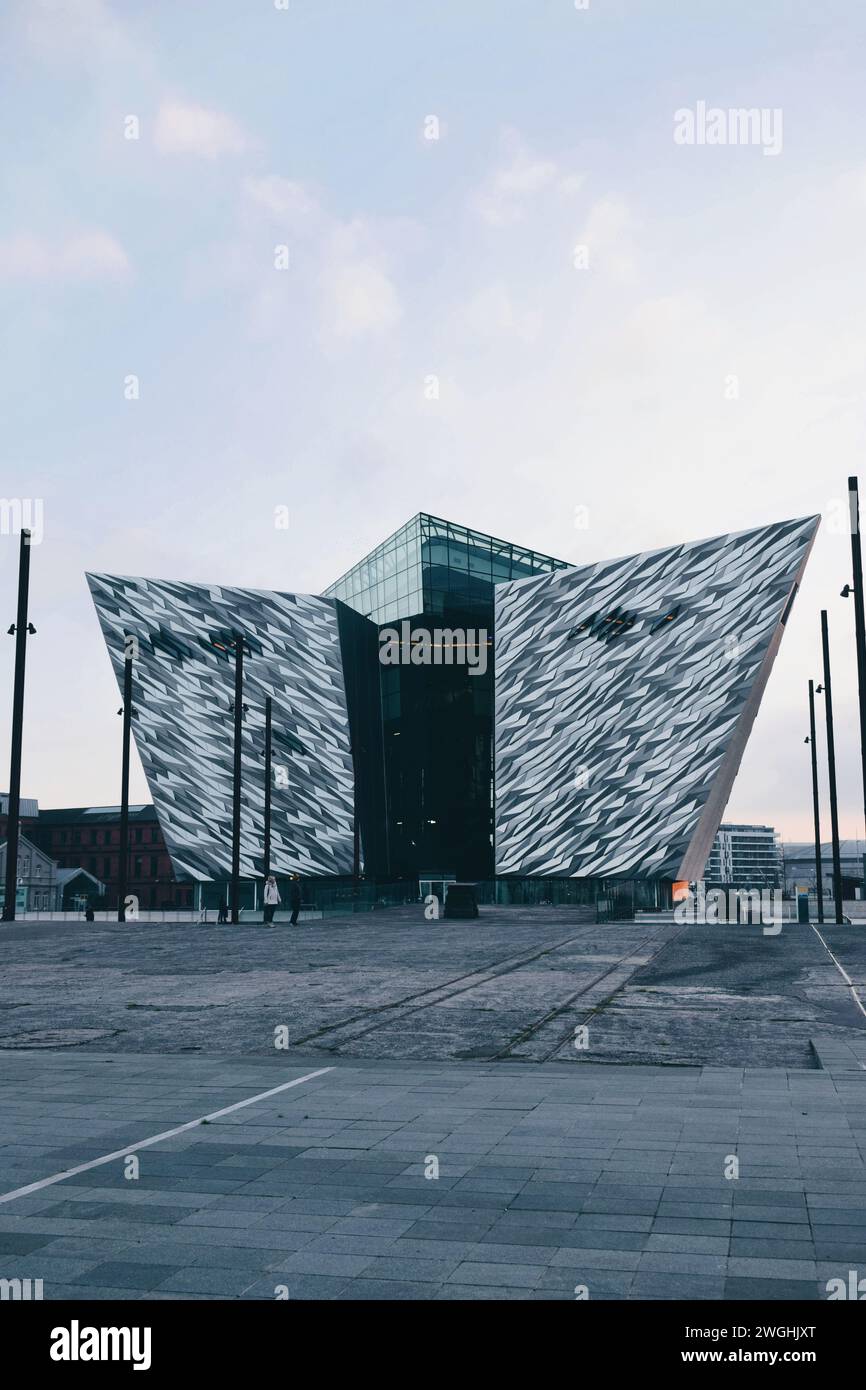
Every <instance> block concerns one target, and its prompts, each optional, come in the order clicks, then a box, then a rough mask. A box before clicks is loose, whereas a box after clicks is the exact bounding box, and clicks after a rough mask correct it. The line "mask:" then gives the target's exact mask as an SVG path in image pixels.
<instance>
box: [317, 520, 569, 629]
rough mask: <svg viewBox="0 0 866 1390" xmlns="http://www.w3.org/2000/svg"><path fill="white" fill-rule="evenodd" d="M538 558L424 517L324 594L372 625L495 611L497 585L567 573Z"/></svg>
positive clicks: (410, 523) (561, 562)
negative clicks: (451, 612)
mask: <svg viewBox="0 0 866 1390" xmlns="http://www.w3.org/2000/svg"><path fill="white" fill-rule="evenodd" d="M567 568H568V565H567V564H566V562H565V561H564V560H555V559H553V557H552V556H550V555H542V554H540V553H539V552H538V551H535V550H526V549H525V548H524V547H523V546H520V545H513V544H512V543H511V542H510V541H502V540H497V539H496V538H495V537H494V536H487V535H485V534H484V533H483V532H482V531H472V530H470V529H469V528H468V527H467V526H457V525H455V523H454V522H451V521H444V520H443V519H442V518H441V517H437V516H430V515H428V513H426V512H419V513H418V515H417V516H414V517H413V518H412V520H411V521H408V522H407V523H406V525H405V526H401V528H400V530H399V531H395V533H394V535H393V536H389V537H388V539H387V540H386V541H383V542H382V544H381V545H378V546H377V547H376V549H375V550H372V551H371V552H370V554H369V555H367V556H365V557H364V559H363V560H360V561H359V562H358V564H357V565H353V567H352V568H351V569H350V570H348V571H347V573H346V574H344V575H343V576H342V577H341V578H340V579H337V580H335V582H334V583H333V584H330V585H329V586H328V588H327V589H326V590H325V594H326V595H327V596H328V597H330V598H338V599H342V601H343V602H344V603H346V604H348V605H349V607H350V608H354V609H356V610H357V611H358V612H359V613H363V614H364V616H365V617H367V618H370V619H371V620H372V621H373V622H375V623H379V624H383V623H393V622H397V621H398V620H399V619H401V618H411V617H414V616H415V615H417V614H420V613H444V612H445V611H446V609H461V610H464V611H469V612H471V611H472V610H473V609H476V608H477V609H479V610H480V609H483V610H485V611H486V610H489V608H490V605H491V603H492V598H493V586H494V584H498V583H501V582H502V580H505V579H524V578H526V577H527V576H528V575H531V574H547V573H549V572H550V571H551V570H557V569H567Z"/></svg>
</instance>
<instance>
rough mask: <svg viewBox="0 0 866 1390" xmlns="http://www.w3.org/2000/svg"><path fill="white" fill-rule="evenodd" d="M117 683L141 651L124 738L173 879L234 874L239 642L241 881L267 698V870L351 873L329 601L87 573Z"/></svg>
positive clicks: (347, 767) (345, 752)
mask: <svg viewBox="0 0 866 1390" xmlns="http://www.w3.org/2000/svg"><path fill="white" fill-rule="evenodd" d="M87 580H88V584H89V585H90V591H91V595H92V597H93V602H94V604H95V606H96V611H97V614H98V617H99V621H100V624H101V627H102V632H103V636H104V637H105V641H106V644H107V646H108V651H109V655H110V657H111V661H112V665H113V666H114V670H115V674H116V675H117V679H118V684H119V686H120V689H121V691H122V689H123V660H124V633H129V634H131V635H132V636H133V637H134V638H135V639H136V641H137V644H138V645H137V655H136V656H135V659H134V663H133V701H132V704H133V708H132V731H133V734H134V736H135V743H136V747H137V749H138V753H139V756H140V758H141V762H142V766H143V768H144V773H145V776H146V777H147V782H148V786H149V787H150V793H151V796H152V797H153V803H154V806H155V808H156V813H157V816H158V817H159V823H160V826H161V828H162V833H163V836H164V838H165V842H166V845H167V847H168V852H169V854H170V855H171V859H172V863H173V865H174V868H175V871H176V872H177V873H178V875H179V876H182V877H185V878H187V877H189V878H193V879H214V878H216V879H225V878H228V877H229V876H230V874H231V842H232V833H231V826H232V786H233V743H234V735H233V714H232V707H233V701H234V655H233V650H232V649H231V647H230V646H229V645H228V644H229V643H230V642H231V640H232V634H233V632H235V631H238V630H239V631H241V632H242V633H243V634H244V638H245V655H244V705H245V707H246V708H245V713H244V724H243V738H242V744H241V761H242V787H243V795H242V804H241V875H242V876H243V877H245V878H251V877H254V876H257V875H258V874H260V873H261V870H262V849H263V842H264V775H265V771H264V769H265V760H264V708H265V697H266V696H267V695H270V696H271V697H272V700H273V745H272V746H273V750H274V752H273V762H274V770H275V781H274V785H273V786H272V795H271V803H272V825H271V867H272V869H273V871H274V873H278V874H287V873H293V872H294V873H299V874H301V875H302V876H306V875H313V876H318V875H327V874H350V873H351V872H352V856H353V815H354V779H353V772H352V756H351V746H350V736H349V721H348V714H347V706H346V691H345V685H344V678H343V667H342V662H341V652H340V638H339V629H338V618H337V610H336V604H335V601H334V600H333V599H327V598H318V597H315V596H314V595H310V594H287V593H272V592H266V591H262V590H258V589H235V588H227V587H225V586H220V585H202V584H187V583H180V582H178V583H175V582H172V581H167V580H156V579H138V578H125V577H119V576H116V575H108V574H89V575H88V576H87Z"/></svg>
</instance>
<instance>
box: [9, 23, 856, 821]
mask: <svg viewBox="0 0 866 1390" xmlns="http://www.w3.org/2000/svg"><path fill="white" fill-rule="evenodd" d="M864 39H866V12H864V10H863V7H862V6H861V5H860V4H858V3H855V0H845V3H841V0H823V3H822V4H821V5H818V4H815V3H812V2H811V0H809V3H806V2H805V0H802V2H801V0H761V3H759V4H754V3H729V4H719V3H716V0H691V3H689V4H688V5H686V4H684V3H683V2H682V0H677V3H672V0H661V3H655V2H653V0H645V3H643V2H641V0H590V5H589V9H588V10H587V11H578V10H576V9H575V6H574V3H573V0H499V3H495V2H494V0H429V2H428V3H425V2H424V0H363V3H359V0H289V6H288V9H287V11H282V10H278V9H276V8H275V6H274V4H273V3H272V0H222V2H220V0H172V3H160V0H149V3H148V4H147V5H141V4H140V3H121V0H117V3H110V2H109V0H77V2H76V0H66V3H61V0H57V3H49V0H28V3H26V4H17V3H10V0H7V4H6V5H5V6H4V8H3V18H2V28H0V52H2V73H0V119H2V123H3V128H4V130H5V131H6V132H7V138H6V140H5V141H4V150H3V155H2V176H0V189H2V197H0V301H2V315H0V344H2V359H3V371H2V377H0V381H2V402H0V405H2V417H0V418H2V421H3V430H2V437H0V448H2V475H0V476H2V486H0V492H2V494H3V495H4V496H5V497H8V498H14V497H20V498H27V497H33V498H41V499H43V505H44V514H45V536H44V540H43V542H42V544H41V546H39V547H38V548H36V549H35V550H34V555H33V601H32V609H33V619H34V621H35V622H36V625H37V627H38V628H39V635H38V637H37V638H36V639H35V640H34V641H33V643H32V644H31V647H30V658H29V659H30V673H29V674H30V679H29V681H28V722H27V744H26V750H25V764H24V783H23V788H22V790H23V791H24V793H25V794H27V795H33V796H37V797H38V798H39V799H40V801H41V802H42V803H43V804H44V805H46V806H48V805H52V804H53V805H62V804H76V803H81V804H87V803H99V802H113V801H116V800H117V795H118V739H119V723H120V721H119V720H117V719H116V717H115V710H116V708H117V704H118V701H117V696H116V693H115V691H114V688H113V684H112V681H113V678H112V677H111V673H110V670H109V664H108V659H107V656H106V655H105V652H104V648H103V645H102V641H101V638H100V636H99V631H98V625H97V622H96V618H95V615H94V613H93V610H92V607H91V604H90V599H89V596H88V593H87V589H86V585H85V582H84V577H83V576H84V571H85V569H97V570H108V571H115V572H121V573H143V574H156V575H161V576H164V577H176V578H182V579H200V580H213V581H216V582H226V583H233V584H250V585H255V586H258V587H274V588H285V589H298V590H311V591H314V592H315V591H317V590H319V589H320V588H322V587H323V586H324V585H325V584H327V583H328V582H329V581H330V580H331V579H333V578H335V577H336V576H337V575H338V574H340V573H342V571H343V570H344V569H346V568H347V567H348V566H349V565H350V564H352V563H353V562H354V561H355V560H356V559H358V558H359V557H360V556H361V555H362V554H363V553H364V552H365V551H366V550H367V549H369V548H370V547H371V546H372V545H374V544H375V543H376V542H377V541H378V540H380V539H382V538H383V537H384V536H385V535H387V534H388V533H389V532H391V531H393V530H394V529H396V527H397V526H399V525H400V524H401V523H402V522H403V521H404V520H405V519H406V518H407V517H408V516H410V515H411V514H413V513H414V512H416V511H418V510H429V511H433V512H435V513H437V514H440V515H444V516H448V517H451V518H453V519H454V520H457V521H461V522H465V523H467V524H469V525H472V526H476V527H478V528H480V529H482V530H488V531H492V532H493V533H494V534H497V535H503V536H506V537H508V538H510V539H513V540H516V541H518V542H521V543H523V544H527V545H534V546H536V547H538V548H539V549H542V550H545V551H547V552H550V553H552V554H556V555H560V556H562V557H563V558H565V559H569V560H574V561H576V562H580V561H583V560H594V559H596V558H600V557H603V556H607V555H615V554H621V553H626V552H629V551H633V550H639V549H648V548H652V547H655V546H660V545H665V544H668V543H671V542H675V541H677V540H680V539H692V538H696V537H699V536H704V535H709V534H713V533H715V532H717V531H725V530H737V529H742V528H744V527H746V526H749V525H753V524H759V523H762V522H766V521H770V520H775V519H778V518H781V517H785V516H796V515H804V514H807V513H812V512H817V511H820V512H824V513H825V515H826V516H827V517H828V518H829V520H830V523H831V524H830V525H829V526H828V525H825V526H824V528H822V533H821V535H820V537H819V540H818V542H817V545H816V549H815V552H814V555H813V560H812V564H811V567H810V572H809V575H808V578H807V582H806V586H805V588H804V592H803V594H802V595H801V598H800V600H799V602H798V604H797V606H796V608H795V612H794V616H793V618H792V622H791V624H790V628H789V631H788V634H787V636H786V641H785V643H784V645H783V649H782V653H781V655H780V658H779V661H778V662H777V666H776V670H775V672H774V675H773V678H772V680H771V684H770V687H769V690H768V693H767V696H766V699H765V702H764V707H763V709H762V712H761V715H760V716H759V720H758V723H757V725H756V727H755V732H754V736H753V739H752V742H751V745H750V748H749V751H748V753H747V755H746V759H745V762H744V765H743V770H742V772H741V775H740V778H739V779H738V782H737V785H736V787H735V791H734V795H733V798H732V801H731V804H730V806H729V809H728V815H729V817H730V818H737V819H748V820H753V819H754V820H767V821H770V822H773V823H775V824H777V825H778V826H779V827H780V828H781V829H782V830H783V831H784V832H785V833H786V834H787V835H789V836H796V837H802V838H806V837H807V836H808V834H809V831H810V806H809V782H808V775H809V774H808V762H807V753H808V750H807V749H805V748H804V746H803V744H802V738H803V735H804V734H805V732H806V723H805V683H806V680H807V679H808V677H809V676H810V675H815V676H816V678H817V677H818V674H819V673H818V667H817V661H818V655H819V644H818V616H817V615H818V609H819V608H820V607H821V606H822V604H825V605H826V606H828V607H829V609H830V615H831V617H830V621H831V632H832V635H833V638H834V652H835V653H836V654H837V657H836V666H837V672H836V685H837V691H836V695H837V704H838V711H837V713H838V722H839V734H838V741H839V751H840V778H841V794H842V803H843V831H844V833H846V834H848V835H856V834H860V835H862V834H863V826H862V816H861V812H860V810H859V809H858V808H859V806H860V787H859V778H858V744H857V733H856V725H855V719H854V714H855V706H854V702H853V696H854V685H853V679H852V677H853V669H852V668H853V662H852V659H851V631H850V628H851V620H852V614H851V612H850V605H846V604H844V603H843V602H842V601H841V600H839V599H837V597H836V596H837V594H838V591H839V589H840V588H841V586H842V584H843V583H844V582H845V580H846V579H847V578H848V553H847V538H846V536H845V535H844V534H843V533H840V532H839V531H838V530H836V531H834V529H833V520H834V518H835V517H836V516H837V515H838V511H837V506H838V502H839V500H840V499H842V497H843V496H844V488H845V479H846V477H847V474H848V473H849V472H855V471H856V470H857V468H858V465H859V464H860V462H861V460H863V459H864V457H866V453H864V444H866V437H864V436H866V431H864V416H863V380H864V356H866V353H864V340H863V324H864V322H866V293H864V278H863V272H862V254H863V252H862V248H863V245H864V237H866V121H864V114H866V113H864V104H866V103H864V97H863V89H864V84H863V71H864V57H866V54H864ZM699 101H704V102H706V103H708V104H709V105H710V106H719V107H722V108H728V107H759V108H769V109H775V108H780V109H781V111H782V119H783V145H782V150H781V153H780V154H779V155H778V156H776V157H768V156H765V155H764V153H763V151H762V149H761V148H760V147H758V146H746V147H718V146H715V147H710V146H700V147H698V146H693V147H683V146H678V145H677V144H675V142H674V140H673V128H674V112H675V111H676V110H677V109H679V108H682V107H688V108H694V107H695V106H696V104H697V103H698V102H699ZM431 115H432V116H436V117H437V118H438V121H439V122H440V138H439V139H438V140H435V141H434V140H428V139H425V119H426V118H427V117H429V116H431ZM129 116H134V117H136V118H137V120H138V122H139V127H140V138H139V139H138V140H128V139H125V138H124V123H125V120H126V118H127V117H129ZM284 244H285V245H287V246H288V248H289V259H290V264H289V268H288V270H278V269H276V268H275V266H274V248H275V247H276V246H278V245H284ZM577 245H585V246H587V248H588V255H589V266H588V268H587V269H585V270H578V269H575V267H574V263H573V254H574V248H575V246H577ZM129 374H135V375H137V376H138V378H139V382H140V398H139V399H138V400H127V399H125V396H124V379H125V378H126V377H127V376H128V375H129ZM432 374H435V375H436V376H438V378H439V399H438V400H430V399H428V398H427V397H426V396H425V379H426V378H427V377H428V376H430V375H432ZM731 376H736V377H737V379H738V381H737V386H738V392H739V395H738V398H736V399H730V398H728V397H729V396H730V387H729V378H730V377H731ZM863 482H864V489H866V467H864V469H863ZM284 505H287V506H288V507H289V509H290V516H291V524H290V527H289V530H288V531H282V530H277V529H276V528H275V526H274V509H275V508H276V507H279V506H284ZM576 507H586V508H588V514H589V526H588V528H587V529H585V530H577V529H576V528H575V524H574V517H575V508H576ZM16 558H17V557H16V545H15V540H14V538H10V537H9V536H0V583H2V591H3V593H5V594H6V596H7V599H6V602H7V607H8V609H9V620H10V621H11V619H12V616H13V603H14V600H13V589H14V579H15V565H16ZM0 617H2V614H0ZM11 670H12V642H11V640H9V641H8V647H7V649H6V656H5V660H4V663H3V665H2V667H0V768H6V767H7V766H8V723H9V718H8V697H9V691H10V688H11ZM5 778H6V773H5V772H0V780H2V781H4V782H5ZM136 779H137V784H136V787H135V795H136V796H140V797H141V798H145V797H146V795H147V793H146V788H145V784H144V781H143V778H142V777H141V774H140V771H139V770H138V769H136Z"/></svg>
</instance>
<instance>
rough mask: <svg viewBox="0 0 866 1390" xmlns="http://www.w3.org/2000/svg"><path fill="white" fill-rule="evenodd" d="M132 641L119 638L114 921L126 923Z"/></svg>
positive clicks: (125, 637) (125, 634)
mask: <svg viewBox="0 0 866 1390" xmlns="http://www.w3.org/2000/svg"><path fill="white" fill-rule="evenodd" d="M134 650H135V638H134V637H131V636H130V634H129V633H128V632H125V633H124V634H123V707H122V709H121V711H120V713H121V714H122V715H123V755H122V759H121V770H120V863H119V868H118V875H117V920H118V922H125V921H126V889H127V883H128V876H129V734H130V728H131V723H132V653H133V651H134Z"/></svg>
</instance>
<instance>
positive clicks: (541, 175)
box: [476, 130, 583, 227]
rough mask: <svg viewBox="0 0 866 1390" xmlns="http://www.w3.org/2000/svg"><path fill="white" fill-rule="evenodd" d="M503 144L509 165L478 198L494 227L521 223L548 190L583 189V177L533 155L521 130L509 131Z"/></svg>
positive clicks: (484, 216) (480, 208)
mask: <svg viewBox="0 0 866 1390" xmlns="http://www.w3.org/2000/svg"><path fill="white" fill-rule="evenodd" d="M503 144H504V145H505V149H506V153H507V162H506V163H504V164H503V165H502V166H501V167H500V168H499V169H497V170H496V171H495V172H494V173H493V174H492V175H491V176H490V178H488V179H487V180H486V181H485V183H484V184H483V186H482V188H481V190H480V192H479V193H478V194H477V196H476V208H477V210H478V213H479V214H480V216H481V218H482V219H483V221H485V222H487V223H488V224H489V225H490V226H491V227H504V226H507V225H508V224H509V223H512V222H519V221H520V220H521V219H522V218H523V217H524V216H525V214H526V208H527V205H529V204H531V202H532V200H533V199H534V198H536V197H538V195H539V194H541V193H543V192H544V191H546V190H549V189H552V188H555V189H556V190H557V191H558V192H560V193H562V194H565V195H571V194H574V193H576V192H578V191H579V189H580V188H581V186H582V184H583V177H582V176H581V175H580V174H575V173H563V171H562V170H561V168H560V165H559V164H558V162H557V161H556V160H555V159H542V158H540V157H539V156H537V155H535V154H533V153H532V151H531V150H530V149H529V147H528V146H527V145H526V143H525V141H524V140H523V138H522V137H521V136H520V135H519V134H518V132H517V131H514V130H507V131H505V133H504V135H503Z"/></svg>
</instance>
